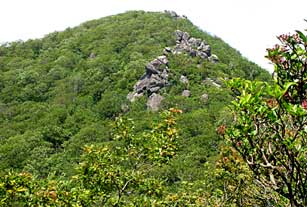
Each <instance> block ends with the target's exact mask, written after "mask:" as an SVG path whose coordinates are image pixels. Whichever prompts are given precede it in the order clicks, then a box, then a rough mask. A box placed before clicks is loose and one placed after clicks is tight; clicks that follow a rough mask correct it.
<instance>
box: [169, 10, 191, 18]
mask: <svg viewBox="0 0 307 207" xmlns="http://www.w3.org/2000/svg"><path fill="white" fill-rule="evenodd" d="M164 13H165V14H168V15H170V16H171V17H173V18H175V19H187V17H186V16H185V15H182V16H180V15H179V14H177V13H176V12H174V11H169V10H164Z"/></svg>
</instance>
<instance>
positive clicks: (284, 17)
mask: <svg viewBox="0 0 307 207" xmlns="http://www.w3.org/2000/svg"><path fill="white" fill-rule="evenodd" d="M0 8H1V11H0V28H1V30H0V43H1V42H2V43H3V42H9V41H15V40H27V39H29V38H32V39H33V38H41V37H43V36H44V35H45V34H48V33H50V32H53V31H61V30H64V29H65V28H67V27H73V26H77V25H79V24H80V23H82V22H84V21H88V20H91V19H97V18H100V17H104V16H108V15H113V14H117V13H122V12H125V11H128V10H146V11H163V10H165V9H166V10H174V11H176V12H177V13H178V14H181V15H182V14H184V15H186V16H187V17H188V18H189V19H190V20H191V21H192V22H193V23H194V24H195V25H197V26H198V27H200V28H201V29H203V30H205V31H207V32H210V33H212V34H214V35H217V36H219V37H221V38H222V39H223V40H225V41H226V42H227V43H228V44H230V45H231V46H232V47H234V48H236V49H238V50H239V51H240V52H241V53H242V54H243V56H245V57H247V58H248V59H249V60H251V61H253V62H256V63H257V64H259V65H261V66H262V67H264V68H266V69H271V68H272V66H271V65H269V64H268V61H267V60H266V59H265V58H264V56H265V52H266V48H268V47H272V46H273V45H274V44H275V43H277V40H276V36H277V35H279V34H282V33H288V32H293V31H294V30H296V29H299V30H304V29H305V28H307V23H306V22H304V19H307V0H2V1H0ZM213 52H214V51H213Z"/></svg>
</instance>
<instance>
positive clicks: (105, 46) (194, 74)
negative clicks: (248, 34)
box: [0, 11, 269, 196]
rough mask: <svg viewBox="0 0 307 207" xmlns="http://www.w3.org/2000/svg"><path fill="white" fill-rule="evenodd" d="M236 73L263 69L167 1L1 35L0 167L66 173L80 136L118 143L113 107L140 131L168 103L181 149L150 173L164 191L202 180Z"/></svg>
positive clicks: (264, 76) (250, 74) (261, 74)
mask: <svg viewBox="0 0 307 207" xmlns="http://www.w3.org/2000/svg"><path fill="white" fill-rule="evenodd" d="M234 77H242V78H245V79H251V80H253V79H259V80H268V79H269V74H268V72H266V71H265V70H263V69H261V68H260V67H259V66H257V65H256V64H254V63H252V62H250V61H248V60H247V59H246V58H244V57H242V56H241V54H240V53H239V52H238V51H236V50H235V49H233V48H231V47H230V46H229V45H228V44H226V43H225V42H223V40H221V39H220V38H218V37H215V36H211V35H209V34H208V33H206V32H204V31H202V30H201V29H199V28H198V27H197V26H194V25H193V24H192V22H190V21H189V20H188V19H187V18H186V17H182V16H179V15H177V14H176V13H174V12H169V11H166V12H144V11H130V12H126V13H123V14H118V15H114V16H108V17H104V18H101V19H97V20H92V21H88V22H85V23H83V24H81V25H80V26H78V27H75V28H67V29H66V30H65V31H62V32H53V33H50V34H48V35H46V36H45V37H44V38H42V39H34V40H28V41H26V42H11V43H7V44H5V45H2V46H0V132H1V133H0V172H3V173H5V172H7V171H11V170H14V171H17V172H20V171H26V172H29V173H32V174H34V175H37V176H38V177H40V178H41V177H42V178H45V177H48V175H49V174H50V172H54V174H56V175H65V176H64V177H66V178H67V177H69V176H71V175H75V173H76V170H75V167H76V166H78V164H79V163H80V159H81V155H82V153H83V147H84V146H85V145H95V146H101V145H103V146H104V145H108V146H109V145H116V144H119V148H120V147H123V146H122V145H121V144H120V143H122V142H120V141H118V140H116V139H114V124H115V120H118V119H119V117H120V118H125V119H128V120H130V119H132V120H134V123H135V127H134V128H132V127H131V130H133V131H134V133H135V137H138V136H143V135H142V134H143V133H145V132H148V131H150V130H151V129H152V125H153V122H157V121H158V120H160V119H159V113H157V112H158V111H164V110H167V109H169V108H172V111H176V112H178V111H179V112H182V114H181V115H180V118H179V119H178V122H177V127H178V129H180V130H179V138H178V140H177V144H178V151H177V152H176V156H174V159H172V160H170V161H168V162H167V164H165V165H162V167H161V166H160V167H156V168H153V167H152V168H151V167H149V168H148V169H153V170H152V171H151V172H150V176H154V177H155V176H156V177H159V178H163V179H164V181H163V182H166V183H167V185H168V187H169V190H170V191H172V189H173V190H174V189H176V188H177V187H178V186H180V185H184V183H186V182H187V181H188V182H197V181H200V180H206V179H207V178H206V175H205V174H204V171H205V170H206V169H205V168H204V165H205V163H207V164H206V165H207V166H208V165H210V164H213V163H214V161H215V159H216V156H217V154H218V149H219V148H218V147H219V145H220V142H221V140H220V138H219V137H218V136H217V135H216V128H217V127H218V126H219V125H220V124H221V123H225V122H227V121H229V119H228V110H227V107H226V105H227V103H229V101H230V100H231V97H230V95H229V92H228V90H227V89H226V88H225V86H224V83H223V80H225V79H231V78H234ZM174 108H177V109H178V110H175V109H174ZM115 129H116V127H115ZM127 130H128V129H127ZM129 130H130V129H129ZM174 133H175V132H174ZM176 133H177V131H176ZM144 139H145V138H144ZM140 140H141V139H140ZM123 143H124V141H123ZM116 146H117V145H116ZM116 149H118V148H116ZM129 153H133V152H132V151H129ZM161 153H162V152H161ZM173 155H174V154H172V156H173ZM207 170H208V169H207ZM0 174H1V173H0ZM131 193H133V191H131ZM127 196H128V194H127Z"/></svg>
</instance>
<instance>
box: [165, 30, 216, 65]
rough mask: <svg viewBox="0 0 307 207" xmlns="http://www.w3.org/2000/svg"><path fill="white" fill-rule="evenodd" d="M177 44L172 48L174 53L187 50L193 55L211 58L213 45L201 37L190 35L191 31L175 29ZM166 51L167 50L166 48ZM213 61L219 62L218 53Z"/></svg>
mask: <svg viewBox="0 0 307 207" xmlns="http://www.w3.org/2000/svg"><path fill="white" fill-rule="evenodd" d="M175 36H176V46H175V48H174V49H173V50H172V53H173V54H181V53H183V52H186V53H188V54H190V55H191V56H192V57H197V56H198V57H200V58H202V59H206V60H209V59H210V57H211V47H210V45H208V44H207V43H206V42H204V41H202V40H201V39H199V38H194V37H190V35H189V33H187V32H183V31H180V30H176V31H175ZM165 52H166V50H165ZM211 59H212V62H217V60H218V58H217V56H216V55H214V57H212V58H211Z"/></svg>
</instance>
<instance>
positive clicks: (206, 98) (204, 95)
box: [200, 93, 209, 103]
mask: <svg viewBox="0 0 307 207" xmlns="http://www.w3.org/2000/svg"><path fill="white" fill-rule="evenodd" d="M200 100H201V101H202V102H204V103H207V102H208V100H209V95H208V94H206V93H204V94H203V95H201V97H200Z"/></svg>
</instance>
